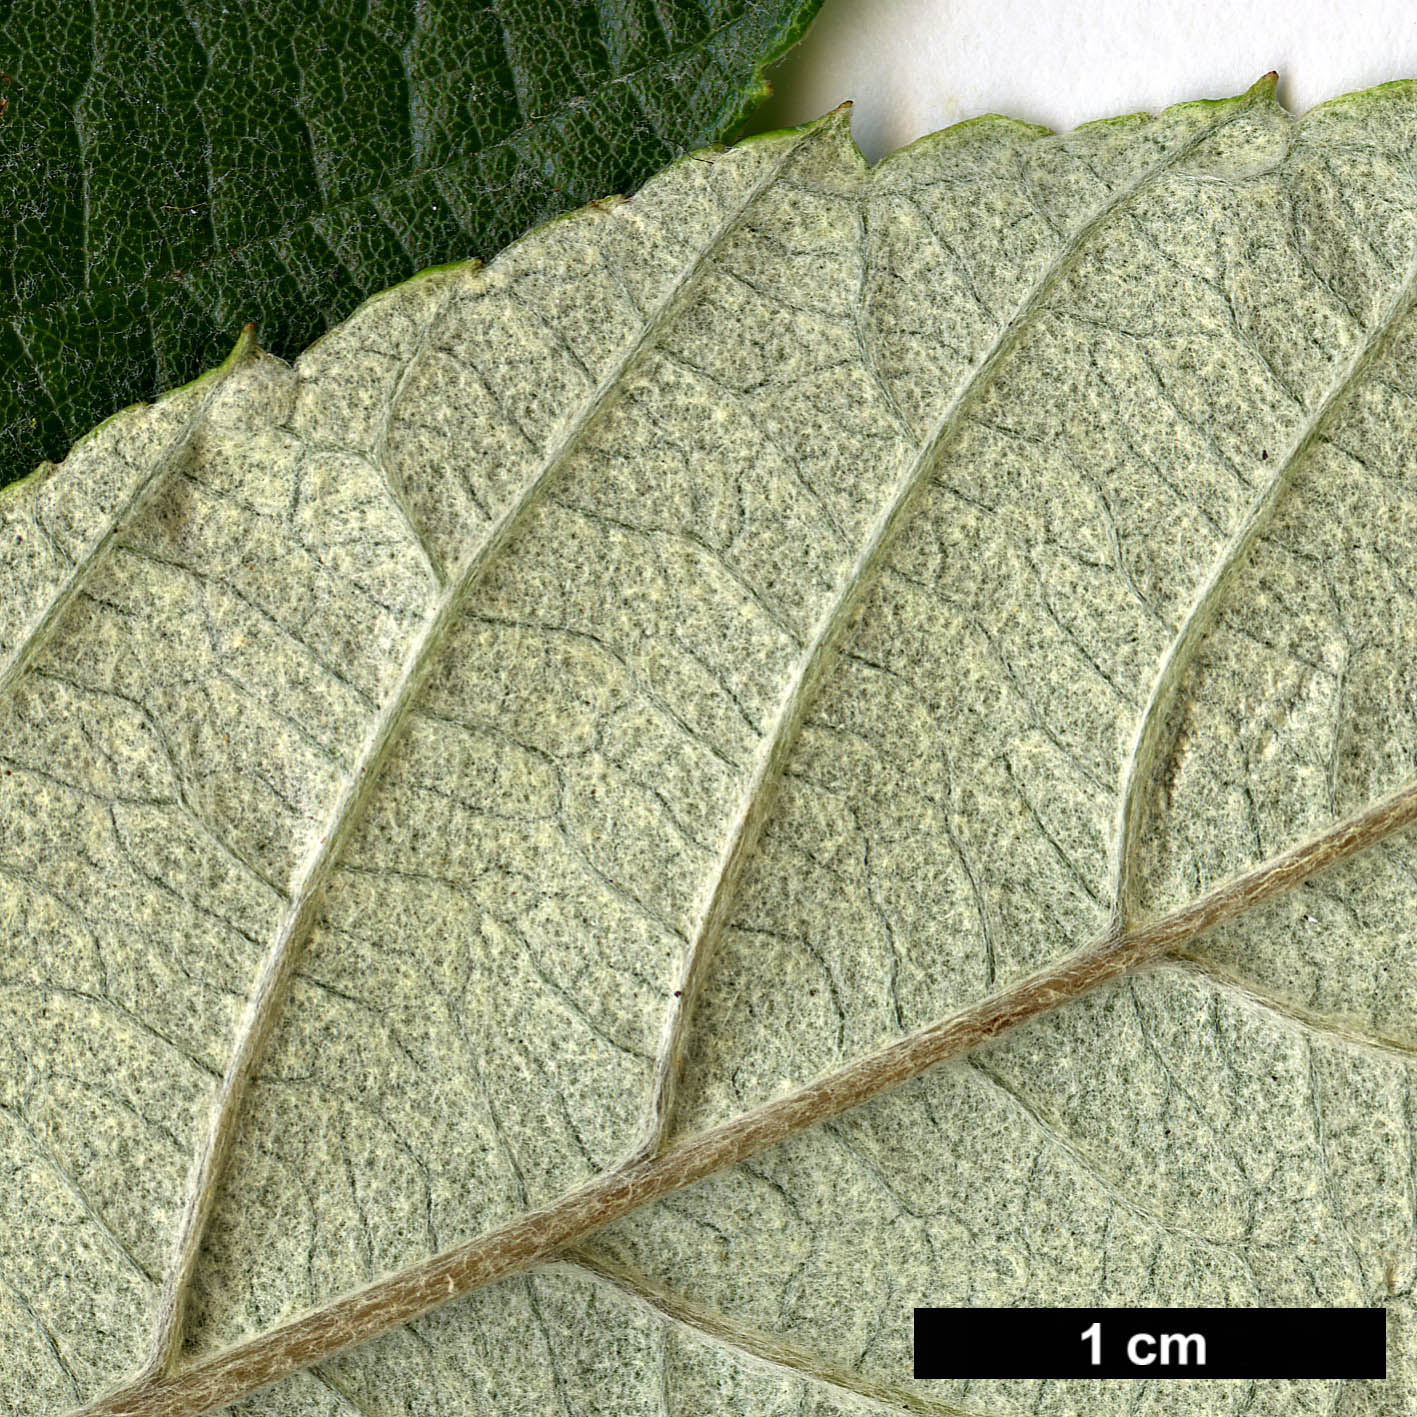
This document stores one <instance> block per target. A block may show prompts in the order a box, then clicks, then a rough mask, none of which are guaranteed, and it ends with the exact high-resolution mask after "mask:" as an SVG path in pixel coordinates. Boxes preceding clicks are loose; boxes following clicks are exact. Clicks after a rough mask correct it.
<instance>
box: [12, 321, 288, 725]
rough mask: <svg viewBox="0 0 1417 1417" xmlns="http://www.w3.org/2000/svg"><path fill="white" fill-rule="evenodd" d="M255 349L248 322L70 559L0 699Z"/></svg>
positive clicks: (15, 657) (19, 650)
mask: <svg viewBox="0 0 1417 1417" xmlns="http://www.w3.org/2000/svg"><path fill="white" fill-rule="evenodd" d="M259 352H260V351H259V348H258V346H257V344H256V327H255V326H254V325H247V326H246V327H245V328H244V329H243V330H242V331H241V334H240V336H239V337H238V338H237V341H236V346H235V348H234V349H233V350H232V351H231V353H230V354H229V355H228V356H227V358H226V362H225V363H224V364H222V365H221V366H220V367H219V368H218V369H216V370H215V371H214V374H213V377H212V383H211V387H210V388H209V389H208V390H207V392H206V393H205V394H204V395H203V397H202V399H201V401H200V402H199V403H198V404H197V406H196V408H194V409H193V410H192V412H191V414H190V415H189V416H188V418H187V420H186V422H184V423H183V424H182V426H181V428H179V429H178V430H177V432H176V433H175V434H174V435H173V436H172V439H171V441H170V442H169V443H168V444H167V446H166V447H165V448H164V449H163V451H162V452H161V454H160V455H159V456H158V457H157V458H156V459H155V460H154V462H153V465H152V466H151V467H150V468H149V469H148V471H147V472H146V473H145V474H144V475H143V476H142V477H141V478H139V479H138V483H137V486H135V487H134V488H133V490H132V491H131V492H129V494H128V496H127V497H126V498H125V499H124V501H123V502H122V503H121V504H120V505H119V506H118V507H117V508H116V509H115V510H114V512H113V514H112V515H111V516H110V517H109V519H108V524H107V526H105V527H104V529H103V530H102V531H101V532H100V533H99V534H98V536H97V537H95V538H94V540H93V541H92V542H91V543H90V545H89V548H88V550H87V551H86V552H84V554H83V556H82V557H80V559H79V560H78V561H76V562H75V563H74V565H73V568H72V569H71V570H70V572H69V576H68V578H67V579H66V580H65V581H64V583H63V584H62V585H61V586H60V587H59V589H58V591H57V592H56V593H55V594H54V596H53V598H52V599H51V600H50V602H49V604H48V605H47V606H46V607H45V609H44V613H43V614H42V615H41V616H40V617H39V619H38V620H36V621H35V622H34V623H33V624H32V625H31V626H30V627H29V629H28V630H27V631H26V632H25V634H24V635H23V636H22V637H21V639H20V640H19V642H18V643H17V644H16V646H15V648H14V650H13V651H12V652H11V654H10V657H9V660H8V661H7V662H6V664H5V666H4V667H3V668H0V699H4V698H7V697H8V696H9V693H10V691H11V690H12V689H13V688H14V687H15V685H16V684H18V683H19V681H20V680H21V679H22V678H24V676H25V674H26V673H28V671H29V669H30V667H31V666H32V665H33V664H34V661H35V659H36V657H37V656H38V654H39V652H40V651H41V650H42V649H43V648H44V646H45V644H46V642H47V641H48V639H49V637H50V635H51V634H52V633H53V632H54V630H55V627H56V626H57V625H58V624H59V622H60V620H62V619H63V618H64V612H65V611H66V610H68V608H69V607H70V606H71V605H72V604H73V603H74V601H75V600H76V599H77V598H78V597H79V595H80V594H81V593H82V591H83V589H84V587H85V586H86V585H87V584H88V581H89V577H90V576H91V575H92V574H93V571H94V567H95V566H97V565H98V563H99V562H100V561H101V560H102V559H103V555H104V552H106V551H107V550H108V548H109V547H110V546H111V545H112V544H113V538H114V537H115V536H116V535H117V534H118V531H119V529H120V528H121V527H123V526H124V525H126V524H127V523H128V522H130V521H132V519H133V518H134V517H135V516H136V515H137V513H138V512H139V511H141V510H142V508H143V507H144V506H145V505H146V504H147V502H148V501H149V500H150V499H151V498H152V497H153V496H154V495H155V494H156V492H157V491H158V490H159V489H160V488H161V487H162V486H163V485H164V484H165V483H166V481H167V475H168V473H170V472H171V471H172V469H173V468H174V467H176V466H177V463H178V461H179V460H180V459H181V457H182V456H183V454H184V453H185V452H186V451H187V448H188V446H189V445H190V443H191V440H192V435H193V434H194V433H195V432H196V431H197V429H198V428H199V427H200V426H201V424H202V421H203V420H204V419H205V418H206V416H207V413H208V411H209V410H210V409H211V406H212V404H213V402H214V401H215V400H216V397H217V395H218V394H219V393H220V392H221V390H222V389H223V387H225V384H226V381H227V379H229V378H230V377H231V375H232V374H233V373H235V372H236V370H237V369H239V368H241V367H242V366H243V365H244V364H246V363H248V362H249V361H250V360H251V359H253V358H254V357H255V356H256V355H257V354H258V353H259Z"/></svg>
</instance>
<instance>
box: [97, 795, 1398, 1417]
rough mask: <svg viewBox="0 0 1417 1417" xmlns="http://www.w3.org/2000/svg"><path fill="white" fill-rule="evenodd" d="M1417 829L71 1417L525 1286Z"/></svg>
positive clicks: (139, 1410)
mask: <svg viewBox="0 0 1417 1417" xmlns="http://www.w3.org/2000/svg"><path fill="white" fill-rule="evenodd" d="M1414 819H1417V783H1412V784H1409V785H1408V786H1406V787H1404V788H1402V789H1400V790H1399V791H1397V792H1395V793H1393V794H1392V795H1391V796H1389V797H1386V798H1383V799H1381V800H1380V801H1379V802H1376V803H1374V804H1372V805H1371V806H1369V807H1366V808H1364V809H1363V810H1362V811H1360V812H1357V813H1355V814H1353V816H1351V817H1348V818H1345V819H1344V820H1343V821H1341V822H1338V823H1336V824H1334V825H1333V826H1332V827H1330V828H1329V829H1328V830H1327V831H1325V832H1323V833H1322V834H1320V835H1319V836H1317V837H1314V838H1312V839H1310V840H1309V841H1306V842H1302V843H1299V844H1298V845H1296V846H1294V847H1291V848H1290V849H1289V850H1287V851H1284V852H1281V853H1280V854H1279V855H1278V856H1275V857H1272V858H1270V859H1269V860H1268V861H1265V862H1263V863H1262V864H1261V865H1259V866H1258V867H1256V868H1254V869H1253V870H1251V871H1248V872H1246V873H1245V874H1244V875H1242V876H1238V877H1236V878H1235V879H1234V880H1232V881H1228V882H1226V883H1224V884H1223V885H1220V886H1218V887H1216V888H1215V889H1213V890H1211V891H1208V892H1207V893H1206V894H1205V895H1203V896H1200V897H1198V898H1197V899H1196V900H1194V901H1192V902H1190V903H1188V904H1187V905H1185V906H1182V907H1181V908H1179V909H1178V910H1175V911H1173V912H1172V913H1171V914H1170V915H1167V916H1164V917H1162V918H1161V919H1159V920H1155V921H1152V922H1150V923H1148V924H1146V925H1143V926H1139V927H1136V928H1134V929H1132V930H1130V931H1126V932H1124V933H1121V934H1117V933H1109V934H1106V935H1103V936H1101V937H1100V938H1099V939H1097V940H1095V941H1093V942H1092V943H1091V944H1089V945H1085V946H1084V947H1083V948H1081V949H1079V950H1077V951H1075V952H1074V953H1073V954H1071V955H1069V956H1067V957H1066V958H1065V959H1063V960H1061V961H1060V962H1059V963H1057V964H1055V965H1052V966H1050V967H1048V968H1046V969H1042V970H1039V971H1037V972H1035V973H1034V974H1031V975H1029V976H1027V977H1026V978H1024V979H1022V980H1020V981H1018V982H1017V983H1015V984H1013V985H1011V986H1010V987H1008V988H1007V989H1005V990H1003V991H1002V992H1001V993H999V994H996V995H993V996H991V997H990V998H988V999H984V1000H982V1001H980V1002H979V1003H977V1004H974V1005H971V1006H970V1007H968V1008H966V1009H962V1010H960V1011H959V1012H958V1013H957V1014H954V1015H952V1016H951V1017H949V1018H947V1019H945V1020H942V1021H941V1022H939V1023H936V1024H933V1025H931V1026H929V1027H928V1028H925V1029H922V1030H920V1031H918V1032H916V1033H913V1034H911V1035H909V1036H908V1037H906V1038H902V1039H898V1040H896V1041H895V1042H894V1043H891V1044H888V1045H886V1046H885V1047H883V1048H880V1049H878V1050H877V1051H876V1052H875V1053H872V1054H869V1055H867V1056H866V1057H864V1058H860V1059H857V1060H856V1061H855V1062H853V1063H850V1064H848V1065H847V1066H845V1067H842V1068H839V1069H837V1070H836V1071H835V1072H833V1073H829V1074H827V1075H826V1076H825V1077H822V1078H818V1079H817V1080H816V1081H815V1082H812V1083H809V1084H807V1085H806V1086H804V1087H801V1088H799V1089H798V1090H797V1091H796V1092H793V1093H791V1094H789V1095H788V1096H786V1097H782V1098H778V1099H776V1100H774V1101H771V1102H767V1103H763V1104H761V1105H760V1106H758V1107H756V1108H754V1109H753V1110H752V1111H750V1112H746V1113H741V1114H739V1115H737V1116H735V1117H733V1118H731V1119H730V1120H729V1121H727V1122H724V1123H720V1124H719V1125H717V1126H715V1127H711V1128H709V1129H708V1130H706V1131H703V1132H699V1133H696V1134H694V1135H692V1136H690V1137H687V1138H685V1139H683V1140H682V1141H679V1142H676V1143H675V1144H674V1145H672V1146H671V1147H670V1148H668V1149H667V1150H665V1151H663V1152H661V1153H660V1154H659V1155H657V1156H655V1157H652V1158H648V1159H644V1160H637V1161H634V1162H632V1163H629V1164H627V1165H625V1166H622V1167H619V1168H617V1169H616V1170H613V1171H610V1172H606V1173H604V1174H602V1175H600V1176H598V1177H596V1178H594V1179H593V1180H591V1181H589V1182H588V1183H587V1184H586V1185H584V1186H582V1187H581V1188H579V1189H578V1190H575V1191H572V1192H570V1193H569V1194H567V1195H564V1196H562V1197H561V1198H560V1199H559V1200H557V1201H555V1202H553V1203H552V1204H551V1205H549V1206H546V1207H543V1208H542V1209H540V1210H536V1211H532V1212H529V1213H526V1214H523V1215H520V1216H517V1217H516V1218H515V1219H514V1220H512V1221H510V1222H508V1223H506V1224H504V1225H501V1226H499V1227H498V1228H497V1229H495V1230H492V1231H490V1232H488V1233H487V1234H485V1235H482V1236H479V1237H477V1238H476V1239H474V1240H470V1241H467V1242H465V1243H463V1244H461V1245H457V1246H454V1247H453V1248H452V1249H449V1250H445V1251H443V1252H441V1253H440V1254H437V1255H434V1256H432V1257H430V1258H429V1259H427V1260H423V1261H420V1262H418V1263H417V1264H414V1265H411V1266H409V1267H408V1268H406V1269H403V1270H400V1271H398V1272H396V1273H394V1274H392V1275H388V1276H385V1277H384V1278H381V1279H378V1280H376V1281H374V1282H373V1283H371V1284H369V1285H366V1286H365V1287H364V1288H362V1289H359V1290H356V1291H354V1292H352V1293H349V1294H345V1295H343V1296H341V1297H339V1298H336V1299H334V1300H331V1301H328V1302H327V1303H325V1304H323V1305H321V1306H320V1307H319V1308H317V1309H314V1310H311V1311H309V1312H307V1313H305V1314H302V1315H299V1316H297V1317H296V1318H294V1319H291V1320H288V1321H286V1322H284V1323H282V1324H279V1325H277V1326H276V1327H275V1328H272V1329H268V1330H266V1331H265V1332H264V1333H261V1334H259V1335H256V1336H255V1337H252V1338H248V1339H244V1340H242V1341H240V1342H238V1343H236V1344H234V1345H232V1346H231V1347H229V1348H226V1349H223V1350H221V1351H220V1352H218V1353H215V1354H212V1355H211V1356H210V1357H207V1358H203V1359H200V1360H199V1361H197V1362H196V1363H194V1364H193V1365H191V1366H190V1367H188V1368H187V1369H185V1370H184V1371H182V1372H181V1373H178V1374H175V1375H173V1376H171V1377H156V1378H139V1379H138V1380H136V1381H135V1382H133V1383H131V1384H129V1385H128V1386H127V1387H125V1388H123V1389H121V1390H119V1391H117V1392H114V1393H110V1394H108V1395H107V1396H104V1397H100V1398H97V1399H95V1400H94V1401H93V1402H90V1403H88V1404H86V1405H84V1406H83V1407H81V1408H77V1409H75V1410H74V1411H73V1412H72V1413H70V1414H69V1417H195V1414H198V1413H202V1412H206V1411H209V1410H211V1409H213V1408H216V1407H220V1406H224V1405H225V1404H227V1403H229V1402H232V1401H234V1400H236V1399H237V1398H238V1397H241V1396H244V1395H245V1394H246V1393H249V1392H252V1391H254V1390H256V1389H257V1388H260V1387H264V1386H266V1385H268V1384H270V1383H272V1382H275V1381H278V1380H279V1379H280V1378H283V1377H286V1376H288V1375H289V1374H291V1373H293V1372H297V1371H299V1370H300V1369H301V1368H305V1367H308V1366H310V1365H311V1364H313V1363H316V1362H318V1361H320V1360H322V1359H324V1358H328V1357H330V1356H332V1355H334V1354H335V1353H338V1352H342V1351H343V1350H344V1349H346V1348H350V1347H353V1346H355V1345H356V1344H359V1343H362V1342H365V1341H367V1340H368V1339H370V1338H373V1337H375V1336H377V1335H378V1334H380V1333H384V1332H386V1331H387V1330H389V1329H391V1328H396V1327H398V1326H400V1325H402V1324H405V1323H408V1322H410V1321H411V1320H413V1319H415V1318H418V1317H419V1316H420V1315H422V1314H425V1313H428V1312H429V1311H431V1310H432V1309H435V1308H438V1307H440V1306H441V1305H443V1304H445V1303H447V1302H448V1301H449V1300H450V1299H453V1298H456V1297H458V1296H459V1295H461V1294H465V1293H468V1292H469V1291H470V1290H472V1289H475V1288H478V1287H480V1286H481V1285H483V1284H487V1283H490V1282H492V1281H493V1280H495V1279H501V1278H505V1277H506V1276H508V1275H511V1274H515V1273H520V1272H521V1271H523V1270H526V1269H528V1268H530V1267H531V1266H532V1265H534V1264H536V1263H538V1262H539V1261H542V1260H545V1259H547V1258H550V1257H551V1256H552V1255H555V1254H557V1253H559V1252H561V1251H563V1250H564V1249H565V1248H566V1247H567V1246H569V1245H572V1244H574V1243H576V1242H578V1241H579V1240H581V1239H582V1238H584V1237H585V1236H586V1235H589V1234H590V1233H592V1232H593V1231H595V1230H598V1229H600V1228H602V1227H603V1226H606V1225H608V1224H610V1223H611V1222H613V1221H616V1220H620V1219H623V1218H624V1217H625V1216H627V1215H629V1214H631V1213H632V1212H633V1211H635V1210H638V1209H640V1208H641V1207H642V1206H645V1205H648V1204H650V1203H651V1202H653V1201H656V1200H660V1199H662V1198H663V1197H664V1196H667V1195H669V1194H671V1193H672V1192H674V1191H676V1190H679V1189H680V1188H682V1187H684V1186H688V1185H692V1184H693V1183H694V1182H695V1181H700V1180H704V1179H705V1178H707V1177H708V1176H711V1175H713V1174H715V1173H716V1172H718V1171H721V1170H724V1169H725V1168H727V1167H728V1166H731V1165H734V1164H736V1163H738V1162H741V1161H744V1160H747V1159H748V1158H749V1157H751V1156H754V1155H756V1154H757V1153H759V1152H761V1151H764V1150H766V1149H767V1148H768V1147H770V1146H774V1145H776V1144H777V1143H778V1142H781V1141H784V1140H786V1139H787V1138H788V1137H790V1136H793V1135H795V1134H796V1133H798V1132H800V1131H803V1130H806V1129H807V1128H809V1127H812V1126H815V1125H817V1124H819V1123H821V1122H824V1121H828V1120H830V1119H831V1118H832V1117H836V1116H840V1115H841V1114H842V1113H844V1112H847V1111H850V1110H851V1109H852V1108H854V1107H857V1106H859V1105H861V1104H862V1103H863V1102H866V1101H869V1100H870V1099H871V1098H874V1097H877V1096H879V1095H880V1094H882V1093H884V1092H887V1091H889V1090H891V1089H893V1088H896V1087H899V1086H901V1085H902V1084H903V1083H905V1082H908V1081H910V1080H912V1079H913V1078H916V1077H918V1076H919V1075H920V1074H921V1073H923V1072H924V1071H926V1070H927V1069H929V1068H932V1067H935V1066H936V1065H938V1064H939V1063H942V1062H945V1061H947V1060H948V1059H951V1058H957V1057H962V1056H965V1055H966V1054H969V1053H972V1052H974V1051H975V1050H976V1049H977V1048H979V1047H981V1046H982V1045H983V1044H984V1043H987V1042H991V1041H993V1040H994V1039H995V1038H998V1037H1000V1036H1001V1035H1002V1034H1003V1033H1005V1032H1007V1031H1009V1030H1010V1029H1012V1028H1015V1027H1017V1026H1018V1025H1020V1024H1022V1023H1025V1022H1028V1021H1029V1020H1031V1019H1034V1018H1037V1017H1039V1016H1040V1015H1042V1014H1045V1013H1048V1012H1050V1011H1052V1010H1053V1009H1056V1008H1058V1007H1059V1006H1061V1005H1062V1004H1065V1003H1069V1002H1071V1001H1072V1000H1074V999H1076V998H1078V997H1080V996H1081V995H1083V994H1085V993H1088V992H1090V991H1091V990H1093V989H1096V988H1098V987H1100V986H1101V985H1102V984H1105V983H1108V982H1111V981H1113V980H1115V979H1119V978H1121V977H1123V976H1125V975H1127V974H1129V973H1132V972H1134V971H1136V970H1138V969H1140V968H1142V967H1143V966H1144V965H1146V964H1147V963H1149V962H1151V961H1152V960H1155V959H1158V958H1161V957H1163V956H1164V955H1165V954H1166V953H1167V952H1169V951H1179V950H1183V949H1184V948H1185V947H1186V946H1187V945H1189V944H1190V943H1191V942H1192V941H1194V940H1195V939H1197V938H1198V937H1199V936H1201V935H1202V934H1205V933H1206V932H1207V931H1209V930H1212V929H1215V928H1217V927H1218V926H1219V925H1222V924H1224V923H1226V922H1227V921H1229V920H1233V919H1235V918H1236V917H1238V916H1240V915H1242V914H1244V913H1246V912H1248V911H1251V910H1253V909H1255V908H1257V907H1258V906H1260V905H1262V904H1264V903H1266V902H1268V901H1271V900H1275V899H1277V898H1279V897H1281V896H1283V895H1284V894H1286V893H1287V892H1289V891H1291V890H1293V889H1294V888H1295V887H1297V886H1298V885H1300V884H1302V883H1303V882H1304V881H1306V880H1308V879H1310V877H1312V876H1313V875H1315V874H1316V873H1317V872H1319V871H1321V870H1325V869H1328V868H1330V867H1332V866H1334V865H1336V864H1337V863H1339V862H1341V861H1344V860H1347V859H1349V858H1350V857H1352V856H1354V855H1357V854H1358V853H1360V852H1362V851H1365V850H1367V849H1369V848H1370V847H1372V846H1373V845H1375V844H1376V843H1377V842H1379V841H1382V840H1384V839H1385V838H1386V837H1388V836H1390V835H1392V834H1393V833H1394V832H1396V831H1399V830H1402V829H1404V828H1406V827H1408V826H1410V825H1411V824H1412V822H1413V820H1414Z"/></svg>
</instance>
